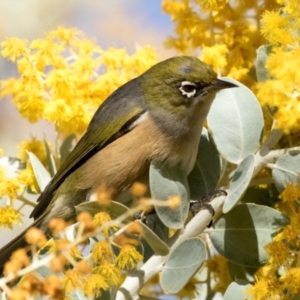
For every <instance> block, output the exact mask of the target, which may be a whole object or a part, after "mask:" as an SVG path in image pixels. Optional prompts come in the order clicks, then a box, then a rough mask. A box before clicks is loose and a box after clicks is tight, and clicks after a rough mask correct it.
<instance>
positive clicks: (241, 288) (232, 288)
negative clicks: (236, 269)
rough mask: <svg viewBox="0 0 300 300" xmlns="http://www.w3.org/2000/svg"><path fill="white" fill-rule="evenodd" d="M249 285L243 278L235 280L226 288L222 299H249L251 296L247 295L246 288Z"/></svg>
mask: <svg viewBox="0 0 300 300" xmlns="http://www.w3.org/2000/svg"><path fill="white" fill-rule="evenodd" d="M250 286H251V285H250V284H249V282H247V281H244V280H236V281H234V282H232V283H231V284H230V285H229V287H228V288H227V290H226V292H225V294H224V297H223V300H251V299H252V297H251V296H250V295H247V293H246V289H248V288H249V287H250Z"/></svg>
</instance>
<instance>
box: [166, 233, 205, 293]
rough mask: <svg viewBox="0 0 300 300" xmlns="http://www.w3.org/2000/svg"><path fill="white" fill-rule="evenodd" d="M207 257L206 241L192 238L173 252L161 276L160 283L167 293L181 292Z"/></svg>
mask: <svg viewBox="0 0 300 300" xmlns="http://www.w3.org/2000/svg"><path fill="white" fill-rule="evenodd" d="M205 257H206V250H205V245H204V243H203V242H202V241H201V240H200V239H198V238H190V239H187V240H185V241H184V242H183V243H181V244H180V245H179V246H178V247H176V248H175V249H174V250H173V252H172V253H171V255H170V257H169V259H168V261H167V262H166V264H165V266H164V268H163V270H162V274H161V277H160V284H161V286H162V288H163V290H164V291H165V292H166V293H177V292H179V291H180V290H181V289H182V288H183V287H184V286H185V285H186V284H187V283H188V281H189V280H190V279H191V278H192V277H193V276H194V275H195V273H196V272H197V271H198V269H199V268H200V266H201V264H202V263H203V261H204V259H205Z"/></svg>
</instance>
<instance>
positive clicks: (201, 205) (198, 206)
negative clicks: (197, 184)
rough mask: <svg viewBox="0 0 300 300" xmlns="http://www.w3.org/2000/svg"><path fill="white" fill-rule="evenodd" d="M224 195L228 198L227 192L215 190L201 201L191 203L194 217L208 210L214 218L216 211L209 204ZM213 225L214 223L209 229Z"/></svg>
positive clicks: (209, 225)
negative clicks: (201, 211)
mask: <svg viewBox="0 0 300 300" xmlns="http://www.w3.org/2000/svg"><path fill="white" fill-rule="evenodd" d="M222 195H224V196H227V193H226V191H224V190H222V189H217V190H214V191H213V192H212V193H207V194H205V195H203V196H202V197H201V198H200V199H199V200H197V201H193V202H191V204H190V212H191V213H192V215H193V216H195V215H196V214H197V213H198V212H199V211H200V210H203V209H207V210H208V211H209V212H210V213H211V215H212V217H213V216H214V215H215V210H214V208H213V207H212V206H211V204H210V203H209V202H210V201H212V200H213V199H214V198H216V197H218V196H222ZM211 225H212V221H211V222H210V223H209V224H208V225H207V227H211Z"/></svg>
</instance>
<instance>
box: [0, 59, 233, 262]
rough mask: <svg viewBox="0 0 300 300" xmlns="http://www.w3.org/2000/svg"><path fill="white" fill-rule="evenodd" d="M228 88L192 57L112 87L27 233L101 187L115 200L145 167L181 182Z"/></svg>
mask: <svg viewBox="0 0 300 300" xmlns="http://www.w3.org/2000/svg"><path fill="white" fill-rule="evenodd" d="M232 87H235V85H234V84H232V83H229V82H226V81H223V80H220V79H218V78H217V75H216V73H215V72H214V71H213V70H212V69H211V68H210V67H209V66H208V65H206V64H205V63H203V62H201V61H200V60H199V59H197V58H196V57H190V56H178V57H173V58H170V59H167V60H165V61H162V62H160V63H158V64H156V65H155V66H153V67H151V68H150V69H149V70H147V71H146V72H145V73H143V74H142V75H140V76H139V77H137V78H135V79H133V80H131V81H129V82H127V83H126V84H124V85H123V86H121V87H120V88H118V89H117V90H116V91H115V92H113V93H112V94H111V95H110V96H109V97H108V98H107V99H106V101H104V102H103V103H102V104H101V105H100V107H99V108H98V110H97V111H96V113H95V114H94V116H93V118H92V120H91V122H90V124H89V126H88V128H87V130H86V132H85V134H84V135H83V136H82V138H81V139H80V140H79V142H78V143H77V145H76V146H75V148H74V149H73V151H72V152H71V153H70V155H69V156H68V158H67V159H66V161H65V162H64V163H63V164H62V166H61V167H60V169H59V170H58V172H57V173H56V174H55V176H54V177H53V179H52V180H51V181H50V183H49V184H48V186H47V187H46V188H45V190H44V191H43V192H42V193H41V195H40V197H39V199H38V204H37V206H36V207H35V208H34V210H33V212H32V213H31V217H33V218H34V219H35V221H34V223H33V224H32V226H35V227H38V228H40V229H42V230H43V231H45V232H46V231H47V226H48V223H49V220H50V219H51V218H63V219H64V220H66V221H72V220H74V222H75V219H76V213H75V206H76V205H78V204H80V203H82V202H84V201H88V200H89V198H90V196H91V195H92V194H93V193H95V192H96V191H97V189H98V188H99V187H100V186H105V188H106V189H109V190H113V191H114V194H113V195H114V197H116V198H114V199H118V198H119V199H122V195H125V194H126V191H128V189H129V187H130V186H131V184H132V183H134V182H136V181H143V179H144V178H145V177H146V176H147V174H148V171H149V166H150V164H151V162H158V161H164V162H165V163H166V164H169V165H170V166H179V167H180V168H181V169H182V171H183V172H184V173H185V174H186V175H188V174H189V173H190V172H191V170H192V168H193V167H194V164H195V160H196V156H197V151H198V144H199V140H200V135H201V131H202V127H203V122H204V121H205V119H206V116H207V114H208V111H209V108H210V106H211V103H212V101H213V99H214V97H215V95H216V93H217V92H218V91H219V90H221V89H226V88H232ZM25 233H26V230H25V231H24V232H23V233H21V234H20V235H19V236H17V237H16V238H15V239H14V240H12V241H11V242H10V243H9V244H7V245H6V246H4V247H3V248H2V249H1V250H0V267H1V266H2V267H3V265H4V264H5V262H6V261H8V259H9V257H10V255H11V254H12V252H13V251H15V250H16V249H17V248H20V247H24V246H25V245H26V242H25V240H24V234H25Z"/></svg>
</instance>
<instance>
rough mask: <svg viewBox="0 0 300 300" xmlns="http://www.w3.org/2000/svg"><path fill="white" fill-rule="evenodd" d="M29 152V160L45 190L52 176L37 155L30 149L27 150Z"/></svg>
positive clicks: (41, 186)
mask: <svg viewBox="0 0 300 300" xmlns="http://www.w3.org/2000/svg"><path fill="white" fill-rule="evenodd" d="M27 153H28V155H29V160H30V163H31V165H32V169H33V173H34V175H35V178H36V181H37V183H38V185H39V188H40V190H41V191H43V190H44V189H45V187H46V186H47V184H48V183H49V182H50V180H51V176H50V174H49V173H48V171H47V170H46V168H45V167H44V166H43V164H42V163H41V162H40V160H39V159H38V158H37V157H36V156H35V154H33V153H32V152H29V151H27Z"/></svg>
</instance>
